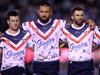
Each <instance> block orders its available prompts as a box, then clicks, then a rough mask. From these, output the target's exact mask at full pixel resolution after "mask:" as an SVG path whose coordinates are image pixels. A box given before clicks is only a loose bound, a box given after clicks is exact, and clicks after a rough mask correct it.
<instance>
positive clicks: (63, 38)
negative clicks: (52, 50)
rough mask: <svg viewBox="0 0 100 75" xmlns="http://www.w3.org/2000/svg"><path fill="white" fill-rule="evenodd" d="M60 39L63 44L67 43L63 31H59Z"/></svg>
mask: <svg viewBox="0 0 100 75" xmlns="http://www.w3.org/2000/svg"><path fill="white" fill-rule="evenodd" d="M60 39H61V40H62V41H63V42H67V37H66V36H65V35H64V34H63V29H62V30H61V31H60Z"/></svg>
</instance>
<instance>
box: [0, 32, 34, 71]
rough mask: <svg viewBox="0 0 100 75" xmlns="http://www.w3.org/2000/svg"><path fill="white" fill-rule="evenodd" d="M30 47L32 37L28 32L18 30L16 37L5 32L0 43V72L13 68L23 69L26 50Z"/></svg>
mask: <svg viewBox="0 0 100 75" xmlns="http://www.w3.org/2000/svg"><path fill="white" fill-rule="evenodd" d="M32 46H33V42H32V36H31V34H30V33H29V32H26V31H23V30H19V31H18V33H17V34H16V35H11V34H10V33H9V32H8V31H6V32H5V33H4V34H3V37H2V41H1V42H0V47H1V48H3V55H2V66H1V70H5V69H8V68H11V67H14V66H22V67H24V65H25V64H24V61H25V60H24V58H25V52H26V48H27V47H32Z"/></svg>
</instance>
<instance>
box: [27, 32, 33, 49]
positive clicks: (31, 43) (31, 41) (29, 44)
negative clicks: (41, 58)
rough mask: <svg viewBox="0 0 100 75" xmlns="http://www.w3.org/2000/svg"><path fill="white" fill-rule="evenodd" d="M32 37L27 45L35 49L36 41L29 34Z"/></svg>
mask: <svg viewBox="0 0 100 75" xmlns="http://www.w3.org/2000/svg"><path fill="white" fill-rule="evenodd" d="M28 34H29V35H30V37H29V39H28V43H27V46H28V47H31V48H32V47H34V41H33V38H32V35H31V34H30V33H28Z"/></svg>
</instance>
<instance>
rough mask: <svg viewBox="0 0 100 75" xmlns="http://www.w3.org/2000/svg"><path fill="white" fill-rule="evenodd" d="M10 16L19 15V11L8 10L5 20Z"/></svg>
mask: <svg viewBox="0 0 100 75" xmlns="http://www.w3.org/2000/svg"><path fill="white" fill-rule="evenodd" d="M10 16H19V13H18V12H17V11H10V12H8V15H7V20H9V17H10Z"/></svg>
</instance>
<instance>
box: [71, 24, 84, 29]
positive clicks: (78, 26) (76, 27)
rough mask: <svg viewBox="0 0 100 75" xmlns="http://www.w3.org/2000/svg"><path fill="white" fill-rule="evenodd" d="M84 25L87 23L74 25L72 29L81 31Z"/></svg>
mask: <svg viewBox="0 0 100 75" xmlns="http://www.w3.org/2000/svg"><path fill="white" fill-rule="evenodd" d="M84 25H85V23H83V24H82V25H77V24H75V23H73V24H72V27H73V28H74V29H81V28H83V27H84Z"/></svg>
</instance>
